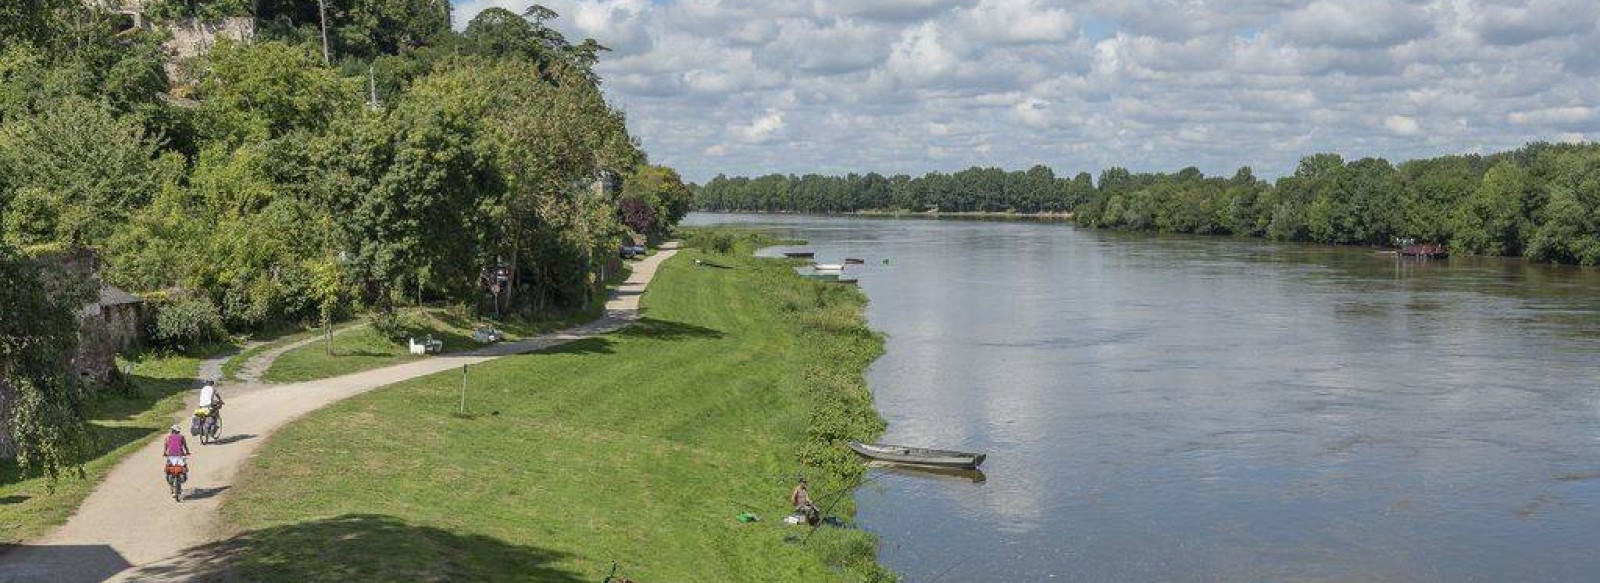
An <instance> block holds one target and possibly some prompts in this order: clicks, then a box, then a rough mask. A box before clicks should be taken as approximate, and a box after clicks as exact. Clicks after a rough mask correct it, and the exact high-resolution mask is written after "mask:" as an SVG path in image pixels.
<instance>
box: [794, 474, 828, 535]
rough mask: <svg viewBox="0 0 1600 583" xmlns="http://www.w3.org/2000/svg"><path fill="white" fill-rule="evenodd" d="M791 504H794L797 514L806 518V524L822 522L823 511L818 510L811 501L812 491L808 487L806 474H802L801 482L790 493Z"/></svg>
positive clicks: (814, 524) (812, 524)
mask: <svg viewBox="0 0 1600 583" xmlns="http://www.w3.org/2000/svg"><path fill="white" fill-rule="evenodd" d="M789 504H791V505H793V506H794V513H795V514H796V515H798V516H801V517H803V518H805V521H806V524H809V525H811V526H816V525H817V524H819V523H821V522H822V513H821V512H819V511H818V510H817V505H816V504H813V503H811V491H810V490H808V489H807V488H806V477H805V476H800V483H799V484H796V485H795V487H794V492H792V493H790V494H789Z"/></svg>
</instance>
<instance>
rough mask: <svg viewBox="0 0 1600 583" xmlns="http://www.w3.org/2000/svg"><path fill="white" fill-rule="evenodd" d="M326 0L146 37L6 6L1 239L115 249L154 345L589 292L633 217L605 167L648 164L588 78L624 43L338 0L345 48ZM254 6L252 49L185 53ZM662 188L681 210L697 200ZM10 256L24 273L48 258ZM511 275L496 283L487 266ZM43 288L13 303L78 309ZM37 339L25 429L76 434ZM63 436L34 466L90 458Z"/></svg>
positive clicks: (88, 11) (12, 244)
mask: <svg viewBox="0 0 1600 583" xmlns="http://www.w3.org/2000/svg"><path fill="white" fill-rule="evenodd" d="M318 4H319V2H318V1H317V0H261V1H259V2H248V1H241V0H162V1H160V2H153V3H151V4H150V7H149V13H148V16H150V17H151V18H152V19H153V20H154V21H155V22H156V24H157V26H155V27H154V28H152V29H151V30H137V29H134V30H122V28H124V27H126V26H127V24H129V21H128V20H127V19H126V18H125V17H121V16H119V15H116V14H112V13H110V12H107V11H104V10H103V9H101V8H98V7H97V6H99V4H98V3H93V2H81V1H78V0H25V1H23V2H21V3H20V4H17V3H9V2H8V3H5V6H4V7H0V244H3V245H6V246H8V248H22V247H34V246H46V247H53V248H67V247H72V246H88V247H93V248H97V249H98V250H99V256H100V257H101V259H103V260H104V265H103V273H102V276H103V278H104V279H105V280H106V281H108V282H109V283H112V284H115V285H117V286H120V287H123V288H125V289H127V290H129V291H133V292H137V293H141V294H145V295H146V296H147V297H149V298H150V299H151V300H152V301H151V302H150V305H151V306H153V307H155V308H156V310H157V313H156V314H155V317H154V329H153V330H151V335H150V336H151V338H152V339H154V340H156V341H157V342H160V343H163V344H167V345H171V346H179V345H181V346H193V345H194V344H195V343H197V342H204V341H206V340H208V339H212V338H216V337H219V336H220V335H221V334H223V333H225V332H227V331H244V330H260V329H263V328H276V327H281V326H286V325H287V326H294V325H297V324H302V323H311V322H321V321H327V320H331V319H335V318H339V317H344V316H348V315H351V314H355V313H359V312H365V311H371V312H375V314H374V318H373V321H374V322H389V321H392V320H393V319H394V318H393V314H394V313H395V311H396V309H397V306H398V305H399V304H401V303H406V302H423V301H440V302H446V303H450V304H454V305H464V306H475V305H478V306H481V305H484V304H485V303H486V302H488V301H494V305H496V306H498V307H502V308H504V307H506V306H509V311H510V312H511V314H514V315H516V316H517V317H526V318H528V319H530V320H536V321H547V320H551V319H553V318H557V317H560V316H562V315H565V314H570V313H577V312H579V311H581V310H583V309H584V308H587V307H588V304H589V303H590V300H591V298H592V297H594V294H595V293H596V292H597V291H598V290H599V289H600V288H601V287H602V282H601V281H600V280H601V277H600V272H601V270H602V267H603V265H604V263H603V260H604V259H605V258H608V257H613V256H614V255H615V253H616V250H617V246H618V245H619V244H621V243H622V241H623V240H624V235H625V234H626V228H625V227H624V226H623V224H622V221H621V218H622V213H621V205H620V193H619V192H617V191H615V190H604V189H595V188H593V184H594V182H595V181H596V178H597V177H600V176H608V175H609V176H624V177H626V176H632V175H633V174H634V169H635V167H639V166H642V165H643V164H644V162H645V157H644V154H643V152H641V151H640V150H639V149H638V147H637V145H636V144H635V142H634V140H633V139H632V138H631V137H630V136H629V134H628V130H627V127H626V123H625V118H624V117H623V114H622V113H621V112H620V111H618V110H616V109H615V108H613V107H611V106H610V105H609V104H608V103H607V102H606V101H605V99H604V97H603V95H602V93H601V91H600V86H599V79H598V78H597V76H595V75H594V74H593V72H592V71H591V70H590V68H591V67H592V66H593V65H594V64H595V59H596V58H597V56H598V54H599V53H600V52H601V51H603V50H604V48H603V47H600V46H599V45H598V44H596V43H594V42H592V41H585V42H581V43H576V44H573V43H569V42H568V41H567V40H566V39H564V38H562V37H561V36H560V35H559V34H555V33H554V32H553V31H552V30H551V29H550V28H548V27H546V26H545V25H544V23H545V22H546V21H547V20H549V19H550V18H552V17H554V13H552V12H549V11H548V10H545V9H543V8H539V7H535V9H533V10H530V11H529V13H528V15H527V16H526V17H522V16H516V15H512V14H510V13H505V14H501V13H503V12H504V11H500V12H497V13H494V14H491V15H489V16H485V17H480V18H479V19H476V20H474V22H473V25H472V26H469V29H470V30H469V33H470V34H458V33H455V32H453V31H451V30H450V19H449V4H448V2H446V1H445V0H328V1H327V8H328V26H329V36H330V44H331V47H330V48H331V53H332V55H331V56H332V61H333V62H332V64H330V63H328V62H327V61H325V60H324V58H323V54H322V46H321V34H320V32H321V30H320V27H321V24H320V23H321V15H320V13H319V10H318ZM251 10H254V11H255V15H256V16H257V17H258V18H259V19H260V22H261V30H260V33H259V34H258V35H257V37H256V40H255V41H254V42H250V43H242V44H241V43H234V42H228V41H226V40H222V41H219V42H217V43H216V44H215V45H213V46H210V50H209V51H208V52H207V53H206V54H204V55H202V56H200V57H197V58H195V59H192V60H184V61H181V62H174V63H169V62H167V57H166V53H165V52H164V49H163V47H162V42H163V41H164V40H165V39H166V38H167V31H168V30H171V29H172V27H183V26H188V25H189V24H191V23H192V21H189V20H185V19H189V18H194V17H199V18H215V17H222V16H238V15H248V14H250V11H251ZM164 27H166V28H164ZM169 65H171V66H175V67H177V69H176V70H177V71H179V74H176V75H173V76H171V77H170V78H169V76H168V72H167V70H166V67H167V66H169ZM369 74H370V76H369ZM375 90H381V91H375ZM373 93H378V95H377V99H373V97H374V95H373ZM646 175H647V176H654V175H653V174H646ZM674 176H675V175H674ZM658 182H659V181H658ZM650 195H651V196H657V198H658V199H659V200H660V201H661V204H662V208H671V209H676V210H673V211H672V212H671V213H669V214H667V215H664V216H663V221H666V220H669V219H671V220H675V219H676V218H681V216H682V214H683V212H682V208H679V207H683V208H686V206H687V203H686V202H681V203H680V202H675V201H677V200H678V199H672V198H671V195H667V194H662V195H658V194H657V193H656V192H655V191H653V190H652V191H650ZM683 200H684V201H686V196H685V197H683ZM672 205H677V206H672ZM666 224H667V223H666V222H662V223H660V224H658V225H656V228H665V225H666ZM6 253H8V255H5V256H4V257H3V258H0V259H3V260H4V261H6V262H9V263H7V267H6V269H7V270H8V272H7V273H8V278H7V279H6V281H7V282H8V285H9V283H10V277H9V275H11V274H15V275H16V277H23V276H24V275H25V273H24V272H25V271H27V269H28V267H27V264H26V263H25V262H22V261H21V260H13V258H12V257H13V255H14V254H10V253H11V252H10V251H7V252H6ZM502 266H503V267H504V268H506V270H507V272H508V273H509V278H508V281H504V282H500V283H503V285H499V286H496V287H495V288H493V289H491V287H490V286H489V285H488V283H489V282H487V281H486V280H485V278H484V277H483V274H484V273H485V271H486V270H489V269H490V268H492V267H502ZM19 281H21V280H19ZM38 289H39V288H37V287H28V286H27V285H21V286H19V287H17V288H16V289H14V290H8V293H15V294H20V295H17V296H15V298H12V299H8V301H12V300H15V301H14V302H12V304H11V305H8V306H7V308H8V309H10V308H15V309H19V310H22V309H43V304H40V303H39V302H53V303H55V304H59V305H60V306H67V305H69V304H70V302H68V301H67V300H66V299H64V297H56V296H52V295H50V294H46V296H44V297H36V296H37V293H43V292H38ZM491 293H497V294H498V297H495V298H492V300H486V298H491V295H490V294H491ZM30 294H33V295H30ZM7 297H8V298H11V296H7ZM30 302H31V303H30ZM72 305H76V304H72ZM3 315H4V316H5V320H6V324H7V325H10V324H12V323H14V322H18V318H16V317H14V314H13V313H12V312H6V313H4V314H3ZM63 317H64V318H65V320H62V319H61V318H55V317H54V316H52V315H49V314H42V315H41V316H40V317H39V318H36V319H32V320H27V321H26V322H23V323H19V324H17V325H19V326H20V325H23V324H28V325H30V326H31V325H32V323H33V322H49V323H51V325H53V326H57V328H54V329H51V330H45V329H44V328H38V329H33V328H29V329H26V330H23V329H17V330H10V331H8V333H14V334H15V335H16V336H15V337H16V340H15V346H17V347H19V348H16V350H24V348H26V347H33V346H50V347H51V350H52V351H53V352H51V354H57V355H59V354H66V353H67V352H70V351H61V350H60V349H61V346H57V345H56V344H57V342H56V341H57V340H61V339H60V338H56V337H55V336H51V335H50V334H61V333H64V332H62V331H63V330H67V331H70V330H71V329H72V326H71V325H70V320H71V311H68V312H67V315H66V316H63ZM63 322H66V324H63ZM34 333H39V334H45V335H44V336H40V337H38V338H34V337H33V336H32V335H33V334H34ZM63 341H64V340H63ZM41 343H42V344H41ZM26 350H35V348H26ZM28 354H32V353H27V352H18V353H17V358H18V359H20V360H16V361H14V362H16V363H21V364H17V365H16V366H17V367H24V368H26V370H24V368H16V369H15V370H9V369H8V371H7V374H8V375H16V378H11V377H10V376H8V377H7V381H8V383H11V384H12V385H14V387H15V388H17V389H19V390H20V391H21V394H22V395H23V396H24V397H27V399H32V400H24V401H23V402H22V406H23V407H27V409H26V411H24V410H23V409H18V410H17V411H18V412H19V413H18V414H19V415H24V421H26V423H25V424H22V425H19V427H22V428H23V430H26V431H29V432H32V433H29V437H28V439H26V440H24V441H23V443H24V444H25V445H28V446H33V445H35V444H49V443H58V442H60V443H66V442H64V441H61V440H69V441H70V440H71V439H73V436H74V435H76V434H77V433H75V431H76V430H75V429H74V427H77V426H79V425H81V419H82V415H81V409H82V407H81V403H77V402H74V401H71V400H70V399H69V398H68V396H67V395H68V394H69V393H71V391H69V390H68V389H69V388H70V387H68V386H66V385H65V384H61V383H66V381H64V380H60V379H57V380H52V378H51V377H50V376H49V375H48V374H46V372H48V371H46V370H45V369H43V368H39V367H42V366H44V365H45V364H50V365H51V366H55V365H56V364H59V363H54V362H46V361H45V360H40V359H38V358H33V357H31V356H27V355H28ZM25 357H26V358H25ZM40 358H42V357H40ZM30 359H31V360H30ZM12 362H13V360H12V359H11V358H9V357H8V358H7V366H11V363H12ZM35 365H37V366H35ZM52 383H55V384H52ZM58 384H60V386H57V385H58ZM38 395H48V396H50V397H49V399H50V400H48V402H46V401H40V400H39V399H38V398H36V397H37V396H38ZM8 413H9V411H8ZM35 420H41V421H37V422H36V421H35ZM52 440H54V441H52ZM45 447H46V449H42V450H29V451H27V452H25V454H26V456H28V457H26V458H25V459H27V460H34V459H40V460H42V463H43V464H44V466H43V467H46V468H51V471H54V470H53V468H54V467H55V466H54V465H51V464H52V463H53V462H52V461H51V460H65V459H69V458H70V457H71V456H70V455H67V454H64V453H63V454H55V453H50V454H48V455H46V453H41V452H46V451H55V450H56V449H61V451H66V448H55V447H54V446H45Z"/></svg>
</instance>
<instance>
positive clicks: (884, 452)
mask: <svg viewBox="0 0 1600 583" xmlns="http://www.w3.org/2000/svg"><path fill="white" fill-rule="evenodd" d="M849 445H850V449H852V450H855V452H856V453H858V454H861V455H862V456H864V457H869V458H872V459H877V460H883V461H888V462H895V463H901V464H911V465H918V466H935V467H941V468H966V469H969V470H975V469H978V466H979V465H982V464H983V459H984V457H985V456H984V454H981V453H967V452H963V451H948V450H943V449H927V448H922V447H907V446H904V445H888V444H882V443H861V442H859V441H852V442H850V444H849Z"/></svg>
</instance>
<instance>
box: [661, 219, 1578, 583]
mask: <svg viewBox="0 0 1600 583" xmlns="http://www.w3.org/2000/svg"><path fill="white" fill-rule="evenodd" d="M688 223H689V224H692V225H706V224H735V225H742V226H746V227H758V228H764V229H771V230H772V231H773V232H775V233H776V234H778V235H780V236H785V237H793V238H799V239H805V240H808V241H810V245H809V247H810V248H811V249H814V250H816V251H817V253H818V258H819V260H823V261H830V262H837V261H839V260H841V259H842V258H844V257H846V256H849V257H860V258H863V259H866V260H867V265H865V266H863V267H861V268H859V276H860V280H861V287H862V289H863V290H864V291H865V292H866V294H867V296H868V297H869V298H870V300H871V302H870V304H869V306H868V309H867V318H868V320H869V321H870V323H871V325H872V327H873V328H875V329H877V330H879V331H882V332H883V333H885V334H886V336H887V346H886V353H885V354H884V356H883V357H882V358H881V359H879V360H878V361H877V362H876V363H875V364H874V365H873V366H872V368H871V369H870V371H869V373H868V380H869V382H870V384H871V386H872V389H873V392H874V394H875V397H876V403H877V407H878V410H879V411H880V412H882V414H883V416H884V417H885V418H886V419H888V421H889V429H888V432H887V434H886V435H884V436H883V441H885V442H889V443H905V444H916V445H926V446H932V447H945V448H950V449H967V450H977V451H984V452H987V453H988V455H989V457H988V461H987V462H985V464H984V466H983V470H984V471H985V473H986V479H985V480H984V481H982V482H973V481H971V480H965V479H957V478H942V477H925V476H917V475H906V474H901V473H889V472H883V471H878V470H875V471H874V473H873V474H872V476H871V477H870V478H869V482H868V483H866V484H865V485H864V486H863V487H862V488H861V489H860V491H859V492H858V493H857V495H856V497H857V501H858V503H859V506H860V510H859V512H858V515H857V518H858V520H859V522H860V524H861V525H862V527H863V528H866V529H869V530H871V531H873V532H875V533H876V534H878V535H879V536H880V537H881V541H882V548H881V550H880V557H879V558H880V560H881V561H882V562H883V563H884V564H885V565H887V566H888V567H890V568H892V569H894V570H895V571H897V572H899V573H901V574H902V575H903V576H904V577H905V578H906V580H907V581H910V582H928V581H948V582H955V581H1046V580H1048V581H1439V582H1445V581H1450V582H1454V581H1594V580H1600V552H1597V551H1596V549H1597V548H1600V270H1593V269H1579V268H1572V267H1555V266H1543V265H1530V264H1528V263H1525V262H1523V261H1520V260H1514V259H1498V258H1468V257H1457V258H1450V259H1448V260H1426V261H1424V260H1398V261H1397V260H1396V259H1395V258H1394V257H1392V256H1382V255H1378V254H1376V253H1374V252H1373V251H1372V250H1368V249H1360V248H1348V247H1327V246H1316V245H1303V244H1286V243H1273V242H1267V241H1260V240H1253V239H1233V238H1222V237H1191V236H1165V235H1128V234H1118V233H1109V232H1103V231H1094V230H1086V229H1078V228H1075V227H1073V226H1071V225H1070V224H1062V223H1031V222H966V221H931V220H919V219H906V220H895V219H881V218H845V217H838V218H835V217H797V216H757V215H708V214H695V215H691V217H690V220H689V221H688ZM885 260H887V263H885Z"/></svg>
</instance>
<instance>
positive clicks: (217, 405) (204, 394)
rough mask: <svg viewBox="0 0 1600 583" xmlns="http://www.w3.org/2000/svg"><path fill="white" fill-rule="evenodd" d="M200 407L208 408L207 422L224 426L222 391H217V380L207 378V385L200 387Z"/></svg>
mask: <svg viewBox="0 0 1600 583" xmlns="http://www.w3.org/2000/svg"><path fill="white" fill-rule="evenodd" d="M200 408H202V409H205V410H206V418H207V419H206V423H210V424H212V425H214V426H216V427H221V426H222V393H220V392H218V391H217V385H216V382H215V381H210V380H207V381H206V384H205V386H204V387H200Z"/></svg>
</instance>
